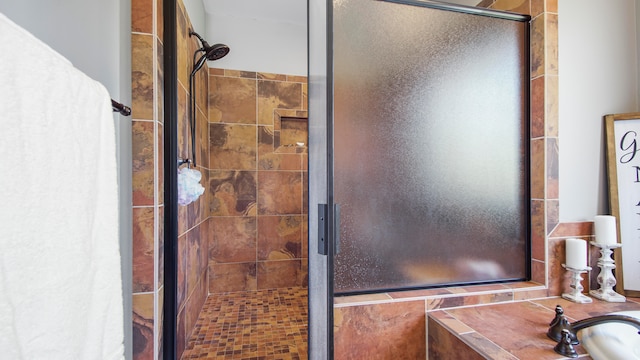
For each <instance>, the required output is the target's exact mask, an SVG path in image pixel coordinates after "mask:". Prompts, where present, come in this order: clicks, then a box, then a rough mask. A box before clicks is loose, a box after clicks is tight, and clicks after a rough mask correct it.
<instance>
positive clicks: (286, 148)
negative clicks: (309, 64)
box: [208, 69, 308, 293]
mask: <svg viewBox="0 0 640 360" xmlns="http://www.w3.org/2000/svg"><path fill="white" fill-rule="evenodd" d="M209 75H210V77H209V122H210V124H209V152H210V154H209V160H210V161H209V165H210V168H211V170H210V173H209V188H208V191H209V195H210V197H209V209H208V210H209V211H210V212H211V216H212V228H213V229H214V231H213V232H212V237H211V239H210V242H209V258H208V259H209V292H210V293H224V292H230V291H244V290H263V289H273V288H281V287H290V286H306V283H307V257H308V256H307V203H306V195H307V193H306V189H307V182H308V181H307V146H306V145H307V121H306V117H307V111H306V109H307V108H306V106H307V100H306V94H307V80H306V78H305V77H301V76H289V75H279V74H267V73H255V72H248V71H233V70H224V69H210V72H209ZM298 143H300V144H298Z"/></svg>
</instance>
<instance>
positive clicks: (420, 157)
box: [309, 0, 530, 358]
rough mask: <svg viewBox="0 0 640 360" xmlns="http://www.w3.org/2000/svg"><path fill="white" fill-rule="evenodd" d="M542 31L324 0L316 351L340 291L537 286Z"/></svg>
mask: <svg viewBox="0 0 640 360" xmlns="http://www.w3.org/2000/svg"><path fill="white" fill-rule="evenodd" d="M529 20H530V19H529V17H528V16H522V15H515V14H511V13H505V12H497V11H491V10H485V9H479V8H472V7H464V6H455V5H447V4H444V3H441V2H432V1H411V0H394V1H371V0H335V1H333V2H330V3H329V4H327V2H323V1H313V0H311V1H309V59H310V60H309V101H310V104H309V134H310V140H309V142H310V155H309V159H310V165H309V171H310V176H309V179H310V184H309V186H310V191H309V194H310V201H309V203H310V209H309V219H310V220H309V221H310V224H309V229H310V234H309V236H310V246H309V248H310V249H317V250H318V253H317V254H314V253H312V252H311V251H310V254H309V264H310V266H309V274H310V286H309V289H310V317H311V320H310V324H311V327H310V339H311V343H310V348H311V349H312V350H313V349H314V348H315V349H319V348H321V347H322V342H321V341H323V340H321V339H322V338H323V337H325V338H326V340H328V342H329V343H330V340H331V337H332V335H331V331H330V327H331V325H330V324H331V323H332V318H331V316H332V311H331V309H332V295H333V294H334V293H335V294H337V295H342V294H357V293H370V292H381V291H390V290H404V289H413V288H428V287H438V286H450V285H460V284H479V283H492V282H503V281H516V280H525V279H528V278H529V277H530V265H529V264H530V250H529V233H530V231H529V227H530V225H529V224H530V210H529V198H530V196H529V143H528V142H529ZM314 293H315V294H314ZM326 294H329V296H326ZM314 295H315V296H314ZM314 318H315V321H314ZM325 318H326V322H323V320H321V319H325ZM322 323H328V324H329V325H328V328H324V327H322V326H320V325H318V324H322ZM314 324H315V325H314ZM327 351H329V352H330V353H331V351H332V350H331V346H329V349H328V350H327ZM312 354H313V351H312ZM312 358H316V357H315V356H314V355H312ZM318 358H320V357H318Z"/></svg>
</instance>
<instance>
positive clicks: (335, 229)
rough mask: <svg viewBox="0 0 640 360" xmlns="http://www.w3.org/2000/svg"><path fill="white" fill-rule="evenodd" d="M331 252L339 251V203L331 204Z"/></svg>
mask: <svg viewBox="0 0 640 360" xmlns="http://www.w3.org/2000/svg"><path fill="white" fill-rule="evenodd" d="M333 241H334V242H333V254H334V255H336V254H337V253H339V252H340V204H333Z"/></svg>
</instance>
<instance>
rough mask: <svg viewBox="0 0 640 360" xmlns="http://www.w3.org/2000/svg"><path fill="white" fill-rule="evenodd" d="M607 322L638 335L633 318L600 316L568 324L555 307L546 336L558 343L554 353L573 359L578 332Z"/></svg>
mask: <svg viewBox="0 0 640 360" xmlns="http://www.w3.org/2000/svg"><path fill="white" fill-rule="evenodd" d="M608 322H617V323H625V324H629V325H631V326H634V327H635V328H636V329H638V331H639V332H638V334H640V320H638V319H636V318H634V317H631V316H626V315H600V316H594V317H590V318H587V319H583V320H579V321H576V322H573V323H570V322H569V319H567V317H566V316H565V315H564V309H563V308H562V306H560V305H556V316H555V317H554V318H553V320H552V321H551V323H550V324H549V331H547V336H548V337H549V338H550V339H553V340H555V341H557V342H558V345H556V346H555V347H554V348H553V350H555V352H557V353H558V354H560V355H563V356H567V357H572V358H574V357H577V356H578V353H577V352H576V350H575V349H574V348H573V345H577V344H579V343H580V341H578V337H577V335H576V334H577V333H578V331H580V330H582V329H586V328H588V327H591V326H594V325H598V324H604V323H608Z"/></svg>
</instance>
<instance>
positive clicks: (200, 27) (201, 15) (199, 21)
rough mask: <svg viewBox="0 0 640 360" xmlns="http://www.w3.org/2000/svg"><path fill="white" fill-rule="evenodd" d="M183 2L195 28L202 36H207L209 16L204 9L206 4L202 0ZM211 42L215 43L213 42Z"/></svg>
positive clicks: (184, 0) (186, 0)
mask: <svg viewBox="0 0 640 360" xmlns="http://www.w3.org/2000/svg"><path fill="white" fill-rule="evenodd" d="M182 2H183V3H184V7H185V9H186V10H187V14H189V20H191V26H193V30H194V31H195V32H197V33H198V34H199V35H200V36H205V34H206V32H207V27H206V22H207V20H206V18H207V16H206V13H205V11H204V4H203V3H202V0H183V1H182ZM205 39H206V38H205ZM207 41H208V40H207ZM211 44H212V45H213V43H211Z"/></svg>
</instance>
